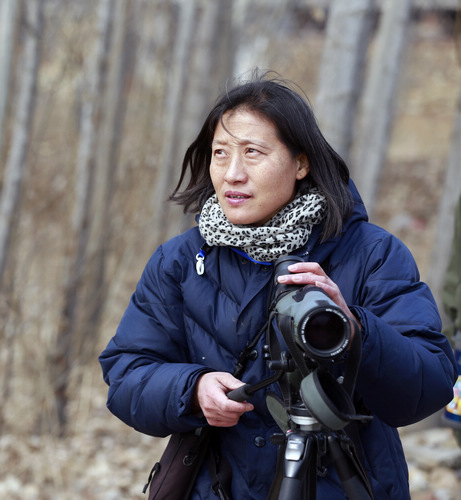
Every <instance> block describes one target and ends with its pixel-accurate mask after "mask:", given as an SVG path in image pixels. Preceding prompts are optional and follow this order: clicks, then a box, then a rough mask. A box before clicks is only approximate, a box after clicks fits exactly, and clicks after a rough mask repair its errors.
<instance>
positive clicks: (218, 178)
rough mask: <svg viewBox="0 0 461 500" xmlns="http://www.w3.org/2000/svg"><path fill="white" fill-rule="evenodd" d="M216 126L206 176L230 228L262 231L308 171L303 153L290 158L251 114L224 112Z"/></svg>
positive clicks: (265, 124)
mask: <svg viewBox="0 0 461 500" xmlns="http://www.w3.org/2000/svg"><path fill="white" fill-rule="evenodd" d="M222 121H223V124H224V126H223V124H222V123H221V122H219V123H218V126H217V127H216V130H215V133H214V138H213V143H212V146H211V147H212V156H211V164H210V176H211V181H212V183H213V187H214V189H215V192H216V195H217V196H218V200H219V203H220V204H221V207H222V209H223V211H224V214H225V215H226V217H227V218H228V220H229V222H231V223H232V224H250V225H253V226H262V225H263V224H265V223H266V222H267V221H268V220H270V219H271V218H272V217H273V216H274V215H275V214H276V213H277V212H278V211H279V210H280V209H281V208H283V207H284V206H285V205H287V204H288V203H290V202H291V201H292V200H293V199H294V197H295V194H296V181H297V180H300V179H303V178H304V177H306V175H307V173H308V172H309V166H308V162H307V158H306V156H305V155H304V154H301V155H299V156H298V157H296V158H293V156H292V154H291V153H290V151H289V150H288V148H287V147H286V146H285V144H284V143H283V142H282V141H281V140H280V139H279V138H278V136H277V130H276V128H275V126H274V125H273V123H272V122H271V121H269V120H268V119H266V118H264V117H262V116H261V115H259V114H257V113H254V112H251V111H245V110H241V111H235V112H227V113H225V114H224V116H223V120H222Z"/></svg>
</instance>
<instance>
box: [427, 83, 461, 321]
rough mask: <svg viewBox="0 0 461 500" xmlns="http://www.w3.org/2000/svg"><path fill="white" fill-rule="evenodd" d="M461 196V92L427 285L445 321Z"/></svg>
mask: <svg viewBox="0 0 461 500" xmlns="http://www.w3.org/2000/svg"><path fill="white" fill-rule="evenodd" d="M460 194H461V90H460V93H459V96H458V104H457V108H456V113H455V120H454V125H453V132H452V139H451V150H450V154H449V157H448V162H447V169H446V174H445V183H444V186H443V191H442V193H441V197H440V205H439V214H438V217H437V227H436V233H435V242H434V248H433V251H432V259H431V264H430V266H429V270H428V278H427V282H428V284H429V286H430V287H431V290H432V293H433V294H434V297H435V300H436V301H437V305H438V306H439V310H440V313H441V315H442V319H446V316H445V312H444V310H443V304H442V289H443V285H444V283H445V273H446V270H447V266H448V261H449V259H450V251H451V244H452V240H453V228H454V211H455V207H456V203H457V201H458V199H459V196H460Z"/></svg>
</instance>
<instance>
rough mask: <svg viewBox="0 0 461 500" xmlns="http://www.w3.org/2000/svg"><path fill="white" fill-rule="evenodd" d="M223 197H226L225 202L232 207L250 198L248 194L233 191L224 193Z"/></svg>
mask: <svg viewBox="0 0 461 500" xmlns="http://www.w3.org/2000/svg"><path fill="white" fill-rule="evenodd" d="M224 196H225V197H226V200H227V202H228V203H229V204H230V205H233V206H235V205H239V204H241V203H242V202H244V201H246V200H248V199H250V198H251V196H250V195H248V194H245V193H239V192H233V191H232V192H231V191H227V192H226V193H224Z"/></svg>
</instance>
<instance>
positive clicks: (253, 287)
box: [100, 187, 457, 500]
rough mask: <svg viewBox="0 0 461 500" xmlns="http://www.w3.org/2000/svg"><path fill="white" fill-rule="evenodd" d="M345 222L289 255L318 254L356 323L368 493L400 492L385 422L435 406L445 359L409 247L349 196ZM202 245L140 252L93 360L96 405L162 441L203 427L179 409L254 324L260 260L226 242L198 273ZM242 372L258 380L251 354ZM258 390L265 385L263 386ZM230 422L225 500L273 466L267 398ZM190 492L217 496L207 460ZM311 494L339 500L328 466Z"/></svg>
mask: <svg viewBox="0 0 461 500" xmlns="http://www.w3.org/2000/svg"><path fill="white" fill-rule="evenodd" d="M352 189H353V191H354V194H355V199H356V203H355V209H354V214H353V216H352V217H351V218H350V219H349V220H348V221H347V223H346V224H345V226H344V229H343V232H342V234H341V235H340V236H339V237H336V238H333V239H330V240H328V241H326V242H324V243H318V238H317V236H316V235H318V231H315V232H314V233H313V234H312V236H311V238H310V240H309V243H308V245H307V247H306V248H304V249H303V250H302V252H300V253H301V255H302V256H303V257H304V258H305V260H310V261H316V262H320V263H322V262H325V261H326V260H327V259H328V261H329V266H328V273H329V276H330V277H331V279H332V280H333V281H334V282H336V284H337V285H338V286H339V288H340V290H341V292H342V294H343V296H344V298H345V300H346V302H347V303H348V305H349V307H350V309H351V310H352V311H353V313H354V314H355V315H356V316H357V318H358V319H359V320H360V323H361V325H362V335H363V339H362V340H363V342H362V362H361V365H360V370H359V374H358V379H357V384H356V390H357V392H358V393H359V394H360V396H361V397H362V399H363V402H364V404H365V405H366V407H367V408H368V409H369V411H370V412H371V414H372V415H373V419H372V421H371V422H370V423H369V424H367V425H364V426H363V427H362V428H361V431H360V434H361V439H362V444H363V449H364V455H365V462H366V463H365V465H366V467H367V469H368V473H369V476H370V479H371V482H372V485H373V488H374V493H375V498H376V500H389V499H393V500H405V499H408V498H409V492H408V477H407V476H408V473H407V466H406V463H405V458H404V453H403V450H402V447H401V443H400V440H399V436H398V432H397V427H399V426H405V425H408V424H411V423H414V422H416V421H418V420H421V419H423V418H424V417H427V416H428V415H430V414H431V413H433V412H435V411H437V410H438V409H440V408H442V407H443V406H444V405H445V404H447V403H448V402H449V401H450V400H451V398H452V396H453V392H452V387H453V383H454V381H455V379H456V376H457V372H456V365H455V361H454V358H453V353H452V350H451V348H450V345H449V344H448V342H447V340H446V338H445V337H444V336H443V335H442V334H441V333H440V330H441V321H440V318H439V314H438V311H437V308H436V305H435V303H434V300H433V297H432V294H431V292H430V291H429V289H428V287H427V286H426V285H425V284H424V283H422V282H420V281H419V275H418V270H417V267H416V265H415V263H414V260H413V258H412V256H411V254H410V252H409V251H408V249H407V248H406V247H405V246H404V245H403V244H402V242H400V241H399V240H398V239H397V238H395V237H394V236H392V235H390V234H389V233H387V232H386V231H385V230H383V229H381V228H379V227H377V226H375V225H372V224H370V223H369V222H368V221H367V214H366V211H365V208H364V207H363V204H362V203H361V201H360V198H359V196H358V194H357V193H356V191H355V189H354V188H353V187H352ZM203 244H204V241H203V239H202V237H201V235H200V233H199V231H198V228H193V229H190V230H189V231H187V232H185V233H184V234H182V235H179V236H177V237H175V238H173V239H171V240H170V241H168V242H167V243H165V244H163V245H161V246H160V247H159V248H158V249H157V251H156V252H155V253H154V255H153V256H152V257H151V259H150V260H149V262H148V264H147V266H146V268H145V270H144V273H143V275H142V277H141V279H140V281H139V283H138V285H137V288H136V291H135V293H134V294H133V296H132V298H131V301H130V303H129V305H128V308H127V309H126V312H125V314H124V316H123V318H122V320H121V323H120V326H119V328H118V330H117V332H116V335H115V336H114V337H113V338H112V340H111V341H110V342H109V344H108V346H107V348H106V349H105V350H104V352H103V353H102V354H101V356H100V362H101V365H102V369H103V373H104V378H105V381H106V382H107V383H108V384H109V386H110V387H109V396H108V408H109V409H110V411H111V412H113V413H114V414H115V415H116V416H117V417H119V418H120V419H121V420H123V421H124V422H125V423H126V424H128V425H130V426H132V427H134V428H135V429H136V430H138V431H140V432H143V433H146V434H149V435H152V436H160V437H163V436H167V435H169V434H171V433H174V432H178V431H187V430H191V429H194V428H196V427H198V426H204V425H206V421H205V420H204V419H203V418H200V417H197V416H194V415H193V414H192V413H191V404H192V397H193V393H194V385H195V382H196V380H197V378H198V377H199V376H200V374H202V373H204V372H206V371H210V370H217V371H228V372H232V371H233V369H234V366H235V364H236V362H237V358H238V356H239V353H240V352H241V351H242V350H243V349H244V348H245V346H246V345H247V344H248V343H249V342H250V341H251V340H252V338H253V337H254V336H255V335H256V333H257V332H258V331H259V330H260V329H261V328H262V326H263V325H264V323H265V321H266V315H267V304H268V295H269V289H270V280H271V277H272V266H268V265H262V264H258V263H254V262H252V261H250V260H249V259H247V258H245V257H244V256H242V255H241V254H240V253H238V252H236V251H234V250H233V249H232V248H229V247H215V248H212V249H211V250H210V251H209V252H208V253H207V255H206V256H205V261H204V264H205V273H204V274H203V275H201V276H200V275H198V274H197V272H196V255H197V253H198V252H199V250H200V248H201V247H202V245H203ZM264 342H265V339H264V338H261V340H260V342H259V346H258V349H257V350H258V352H259V354H260V355H259V356H258V357H257V358H256V359H252V360H251V361H249V363H248V365H247V367H246V370H245V372H244V373H243V376H242V380H243V381H244V382H246V383H249V384H253V383H256V382H259V381H261V380H262V379H264V378H266V377H268V376H269V375H270V374H271V372H269V370H268V368H267V366H266V362H265V360H264V358H263V356H262V355H261V352H262V346H263V344H264ZM267 390H276V389H275V388H274V387H269V388H267ZM265 393H266V390H260V391H259V392H257V393H256V394H255V395H254V397H253V398H252V400H251V401H252V403H253V404H254V406H255V410H254V411H251V412H247V413H246V414H244V415H243V416H242V417H241V418H240V421H239V423H238V425H236V426H234V427H230V428H220V429H219V440H220V446H221V450H222V453H224V454H225V456H226V457H227V459H228V461H229V462H230V464H231V466H232V470H233V480H232V495H233V498H234V500H249V499H254V500H262V499H265V498H266V497H267V494H268V489H269V487H270V484H271V482H272V480H273V477H274V473H275V464H276V456H277V448H276V446H275V445H273V444H272V443H271V442H270V436H271V435H272V434H274V433H276V432H280V429H279V428H278V426H277V425H276V423H275V422H274V420H273V419H272V417H271V416H270V414H269V412H268V410H267V407H266V403H265ZM191 498H192V499H193V500H198V499H201V500H204V499H216V498H217V497H216V496H215V495H214V494H213V493H212V491H211V489H210V478H209V473H208V470H207V467H206V465H205V466H204V467H203V469H202V471H201V473H200V475H199V478H198V480H197V482H196V485H195V489H194V492H193V494H192V497H191ZM317 498H318V499H321V500H336V499H338V500H339V499H345V498H346V496H345V493H344V492H343V489H342V487H341V484H340V483H339V481H338V478H337V474H336V471H335V469H334V468H329V469H328V472H327V474H326V476H325V477H322V478H320V477H319V478H318V494H317Z"/></svg>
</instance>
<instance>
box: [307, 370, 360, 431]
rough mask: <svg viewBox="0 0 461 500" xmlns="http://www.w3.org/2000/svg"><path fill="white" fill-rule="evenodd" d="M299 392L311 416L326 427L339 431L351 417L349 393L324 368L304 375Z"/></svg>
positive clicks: (352, 413) (352, 409) (352, 412)
mask: <svg viewBox="0 0 461 500" xmlns="http://www.w3.org/2000/svg"><path fill="white" fill-rule="evenodd" d="M300 394H301V399H302V401H303V403H304V404H305V405H306V408H307V409H308V410H309V411H310V413H311V414H312V416H313V417H314V418H316V419H317V420H318V421H319V423H320V424H321V425H323V426H324V427H326V428H327V429H330V430H333V431H339V430H341V429H343V428H344V427H345V426H346V425H347V424H348V423H349V422H350V421H351V420H352V419H353V415H354V414H355V408H354V405H353V403H352V401H351V399H350V397H349V394H348V393H347V392H346V391H345V389H344V388H343V387H342V385H341V384H340V383H339V382H338V381H337V380H336V379H335V378H334V377H333V375H331V374H330V373H329V372H327V371H325V370H322V369H320V368H317V369H316V370H314V371H313V372H311V373H309V375H307V377H304V379H303V380H302V382H301V386H300Z"/></svg>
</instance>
